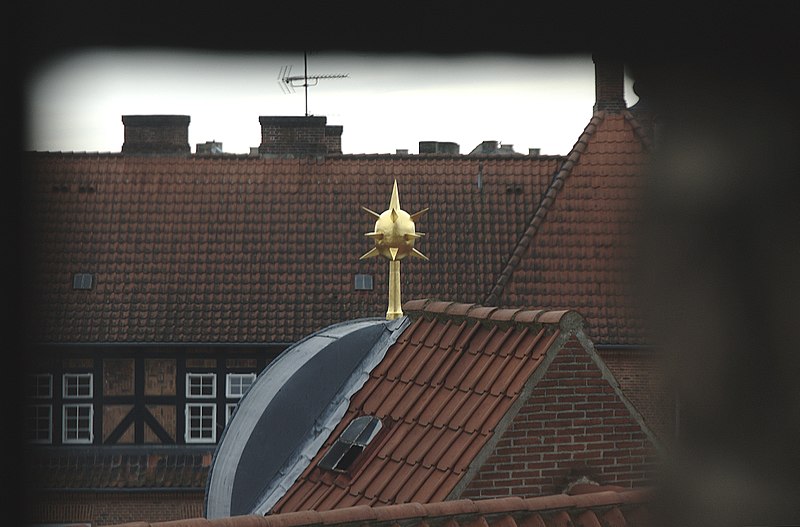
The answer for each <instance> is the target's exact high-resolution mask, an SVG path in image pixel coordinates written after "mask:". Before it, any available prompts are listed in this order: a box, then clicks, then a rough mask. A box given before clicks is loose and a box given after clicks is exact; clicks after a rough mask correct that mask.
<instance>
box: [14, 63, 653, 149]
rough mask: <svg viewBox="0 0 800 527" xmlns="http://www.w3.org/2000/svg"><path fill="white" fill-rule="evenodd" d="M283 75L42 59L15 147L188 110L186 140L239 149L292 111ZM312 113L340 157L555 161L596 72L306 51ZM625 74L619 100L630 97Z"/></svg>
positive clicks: (256, 69)
mask: <svg viewBox="0 0 800 527" xmlns="http://www.w3.org/2000/svg"><path fill="white" fill-rule="evenodd" d="M285 66H291V67H292V70H291V74H292V75H302V74H303V53H302V52H298V53H280V54H262V53H259V54H245V55H241V54H217V53H198V52H175V51H159V50H149V51H141V50H138V51H119V50H88V51H85V52H81V53H79V54H73V55H69V56H63V57H58V58H54V59H53V60H51V61H50V62H49V63H47V64H45V65H44V66H43V67H42V68H41V69H40V71H39V72H38V73H37V74H36V75H35V76H33V77H31V78H30V79H29V85H28V86H27V87H26V88H27V89H26V94H27V96H28V104H27V109H28V117H27V122H28V137H27V138H26V150H38V151H75V152H83V151H87V152H119V151H120V150H121V149H122V143H123V140H124V129H123V125H122V120H121V117H122V116H123V115H137V114H176V115H189V116H190V117H191V123H190V125H189V144H190V146H191V149H192V152H194V151H195V147H196V144H197V143H204V142H206V141H212V140H214V141H219V142H221V143H222V147H223V151H225V152H228V153H241V154H245V153H248V152H249V151H250V148H251V147H257V146H258V144H259V143H260V125H259V122H258V118H259V116H262V115H301V116H302V115H304V114H305V97H304V91H303V88H302V87H301V88H297V89H296V90H295V93H290V94H286V93H284V91H283V90H282V89H281V86H280V83H279V81H278V78H279V76H280V73H281V71H282V68H284V67H285ZM308 74H309V76H312V75H319V74H348V75H349V76H348V78H343V79H323V80H320V81H319V84H318V85H317V86H315V87H310V88H309V90H308V112H309V114H310V115H317V116H326V117H327V118H328V124H333V125H342V126H343V127H344V132H343V134H342V151H343V152H344V153H345V154H359V153H394V152H395V151H396V150H397V149H408V150H409V152H410V153H417V152H418V144H419V142H420V141H452V142H455V143H458V144H459V145H460V149H461V153H462V154H466V153H469V152H470V151H471V150H472V149H473V148H474V147H475V146H477V145H478V144H479V143H480V142H481V141H485V140H494V141H499V142H501V143H503V144H511V145H513V146H514V150H516V151H517V152H522V153H527V152H528V149H529V148H540V149H541V153H542V154H566V153H567V152H568V151H569V149H570V148H571V147H572V146H573V144H574V143H575V141H576V140H577V138H578V136H579V135H580V133H581V132H582V131H583V128H584V127H585V126H586V124H587V123H588V121H589V118H590V117H591V114H592V105H593V104H594V65H593V64H592V61H591V57H589V56H588V55H586V56H583V55H580V56H572V55H569V56H515V55H459V56H441V55H385V54H381V55H377V54H354V53H331V52H320V53H314V52H310V53H309V55H308ZM631 85H632V83H631V81H630V79H626V93H625V98H626V101H627V103H628V105H629V106H630V105H632V104H634V103H635V102H636V100H637V97H636V95H635V94H634V93H633V91H632V88H631Z"/></svg>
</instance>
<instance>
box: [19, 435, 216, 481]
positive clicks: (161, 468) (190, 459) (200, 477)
mask: <svg viewBox="0 0 800 527" xmlns="http://www.w3.org/2000/svg"><path fill="white" fill-rule="evenodd" d="M212 452H213V450H212V449H208V448H205V449H198V448H186V447H181V448H180V449H159V448H157V447H156V446H153V445H150V446H147V447H145V448H136V447H130V448H124V447H123V448H119V447H114V448H104V447H99V446H93V447H87V448H81V449H75V448H53V449H48V448H37V449H36V452H35V453H34V454H33V455H32V456H30V459H29V462H28V463H27V464H26V470H27V472H28V476H29V477H30V478H31V481H35V482H36V488H37V490H49V489H58V490H97V489H105V490H114V489H119V490H123V489H140V488H146V489H150V490H157V489H173V490H174V489H184V490H187V489H191V490H203V489H204V488H205V485H206V479H207V477H208V469H209V467H210V466H211V456H212Z"/></svg>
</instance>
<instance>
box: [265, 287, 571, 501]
mask: <svg viewBox="0 0 800 527" xmlns="http://www.w3.org/2000/svg"><path fill="white" fill-rule="evenodd" d="M403 309H404V311H406V314H407V315H408V316H409V318H411V319H412V320H413V322H412V324H411V326H409V327H408V328H407V329H406V330H404V331H403V333H402V334H401V335H400V337H399V338H398V339H397V341H396V342H395V343H394V344H393V345H392V346H391V347H389V349H388V350H387V352H386V355H385V357H384V359H383V360H382V361H381V362H380V364H378V365H377V366H376V367H375V369H374V370H372V372H371V373H370V375H369V378H368V379H367V381H366V383H365V384H364V385H363V387H362V388H361V389H360V390H359V391H358V392H357V393H356V394H355V395H354V396H353V397H352V399H350V406H349V408H348V410H347V412H346V413H345V416H344V417H343V418H342V420H341V422H340V423H339V425H338V426H337V427H336V428H335V429H334V430H333V432H332V433H331V435H330V437H329V438H328V439H327V441H326V442H325V444H324V445H323V447H322V448H321V449H320V450H319V452H318V453H317V454H316V456H315V457H314V458H313V459H312V460H311V463H310V464H309V465H308V467H307V468H306V469H305V470H304V472H303V473H302V474H301V475H300V477H299V478H298V479H297V481H296V482H295V483H294V485H292V487H291V488H289V490H288V491H287V492H286V493H285V494H284V495H283V497H282V498H281V499H280V500H278V502H277V503H276V504H275V505H274V506H273V507H272V510H273V511H275V512H289V511H298V510H309V509H313V510H318V511H319V510H330V509H338V508H342V507H350V506H355V505H380V504H390V503H410V502H421V503H431V502H436V501H442V500H444V499H446V498H447V497H448V496H450V494H451V493H452V492H453V491H454V489H455V487H456V485H457V484H458V483H459V482H460V481H461V480H462V478H463V477H464V476H465V474H466V473H467V470H468V469H469V468H470V467H471V465H472V464H473V462H474V460H475V459H476V456H477V455H478V453H479V452H481V450H482V449H483V448H484V446H485V445H487V443H488V441H489V440H490V438H491V437H492V435H493V433H494V430H495V428H496V427H497V426H498V424H499V423H500V421H501V419H502V418H503V417H504V416H506V414H507V413H508V412H509V410H510V408H511V406H512V404H513V403H514V402H515V401H516V400H517V399H518V398H519V395H520V393H521V391H522V389H523V387H524V386H525V384H526V382H527V381H528V380H529V378H530V377H531V375H532V374H533V372H534V371H535V370H536V368H537V367H538V366H539V364H541V363H542V361H543V360H544V357H545V353H546V352H547V351H548V350H549V349H550V347H551V345H552V344H553V343H554V341H555V340H556V339H557V337H559V335H560V334H561V333H562V332H564V331H565V330H567V329H569V330H571V329H577V328H578V327H580V326H581V324H582V319H581V317H580V316H579V315H578V314H577V313H574V312H571V311H542V310H524V309H518V310H501V309H497V308H493V307H483V306H478V305H474V304H457V303H452V302H431V301H429V300H415V301H410V302H407V303H406V304H405V305H404V306H403ZM361 415H371V416H375V417H378V418H380V419H381V421H382V422H383V423H384V426H386V427H388V429H389V430H390V433H386V434H384V435H383V436H378V437H379V438H380V437H383V438H384V439H383V440H379V439H378V438H376V441H375V442H374V443H373V444H371V445H370V447H371V448H369V449H368V450H367V451H365V452H364V453H363V454H362V456H364V458H363V459H360V460H359V461H358V462H357V463H358V466H357V467H355V466H354V467H353V468H352V469H351V472H350V473H349V474H336V473H333V472H330V471H327V470H324V469H321V468H320V467H318V463H319V461H320V459H321V458H322V456H323V455H324V454H325V453H326V452H327V451H328V449H329V447H330V446H331V445H332V444H333V442H334V441H335V440H336V438H338V437H339V435H340V434H341V433H342V431H343V430H344V429H345V428H346V427H347V425H348V424H349V423H350V422H351V421H352V420H353V419H354V418H356V417H358V416H361ZM375 443H377V444H375ZM373 445H374V446H373Z"/></svg>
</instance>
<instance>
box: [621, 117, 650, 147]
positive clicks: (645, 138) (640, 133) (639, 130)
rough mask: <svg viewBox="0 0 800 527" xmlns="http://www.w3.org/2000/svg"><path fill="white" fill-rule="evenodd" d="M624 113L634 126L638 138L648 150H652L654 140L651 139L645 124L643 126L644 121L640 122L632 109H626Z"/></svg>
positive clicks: (629, 122)
mask: <svg viewBox="0 0 800 527" xmlns="http://www.w3.org/2000/svg"><path fill="white" fill-rule="evenodd" d="M622 115H623V116H624V117H625V119H626V120H627V121H628V124H630V125H631V127H632V128H633V133H634V134H636V137H637V139H639V141H641V142H642V144H643V145H644V147H645V149H646V150H648V151H649V150H652V149H653V146H654V145H653V140H652V139H650V136H649V135H647V132H645V130H644V126H642V123H640V122H639V120H638V119H637V118H636V116H635V115H633V112H631V111H630V110H625V111H623V112H622Z"/></svg>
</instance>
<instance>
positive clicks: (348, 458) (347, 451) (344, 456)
mask: <svg viewBox="0 0 800 527" xmlns="http://www.w3.org/2000/svg"><path fill="white" fill-rule="evenodd" d="M381 426H382V425H381V420H380V419H378V418H377V417H374V416H371V415H365V416H362V417H358V418H356V419H354V420H353V422H351V423H350V424H349V425H347V428H345V429H344V432H342V435H340V436H339V439H337V440H336V442H335V443H334V444H333V445H331V447H330V449H329V450H328V452H327V453H326V454H325V456H324V457H323V458H322V461H320V462H319V466H320V467H321V468H324V469H327V470H335V471H337V472H346V471H347V470H348V469H349V468H350V466H351V465H352V464H353V462H354V461H355V460H356V458H357V457H358V455H359V454H361V452H363V451H364V449H365V448H366V447H367V445H368V444H369V443H370V441H372V440H373V439H374V438H375V436H376V435H377V434H378V432H379V431H380V429H381Z"/></svg>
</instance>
